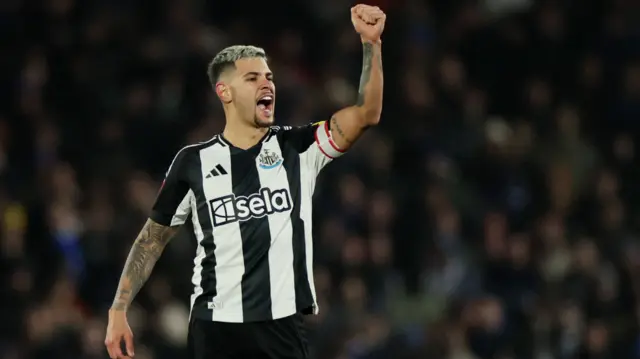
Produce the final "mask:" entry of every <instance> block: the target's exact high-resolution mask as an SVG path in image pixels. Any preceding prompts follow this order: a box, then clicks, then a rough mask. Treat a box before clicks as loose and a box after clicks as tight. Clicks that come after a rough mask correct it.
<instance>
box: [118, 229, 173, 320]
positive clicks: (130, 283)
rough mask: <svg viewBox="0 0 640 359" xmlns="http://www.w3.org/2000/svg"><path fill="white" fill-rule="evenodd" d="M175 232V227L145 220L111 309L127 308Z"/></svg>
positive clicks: (126, 264)
mask: <svg viewBox="0 0 640 359" xmlns="http://www.w3.org/2000/svg"><path fill="white" fill-rule="evenodd" d="M176 232H177V228H172V227H167V226H163V225H161V224H158V223H156V222H154V221H152V220H150V219H149V220H147V222H146V223H145V225H144V227H143V228H142V231H140V234H139V235H138V238H136V240H135V242H134V243H133V246H132V248H131V251H130V252H129V256H128V257H127V261H126V263H125V265H124V270H123V271H122V275H121V277H120V283H119V284H118V290H117V292H116V296H115V298H114V300H113V304H112V306H111V309H112V310H122V311H124V310H127V308H128V307H129V305H130V304H131V302H132V301H133V299H134V298H135V296H136V294H138V292H139V291H140V289H141V288H142V286H143V285H144V283H145V282H146V281H147V279H149V276H150V275H151V271H152V270H153V267H154V266H155V264H156V262H157V261H158V259H159V258H160V256H161V255H162V251H163V250H164V248H165V246H166V245H167V243H169V240H170V239H171V237H173V235H174V234H175V233H176Z"/></svg>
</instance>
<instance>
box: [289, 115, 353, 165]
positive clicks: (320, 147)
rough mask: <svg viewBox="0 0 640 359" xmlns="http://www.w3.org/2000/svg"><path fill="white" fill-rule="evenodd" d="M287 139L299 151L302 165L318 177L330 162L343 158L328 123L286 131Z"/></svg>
mask: <svg viewBox="0 0 640 359" xmlns="http://www.w3.org/2000/svg"><path fill="white" fill-rule="evenodd" d="M286 135H287V136H286V138H287V139H288V140H289V141H291V143H292V144H293V145H294V147H296V148H297V149H298V152H299V153H300V160H301V162H302V163H301V164H302V165H306V167H307V168H309V169H311V170H312V171H313V172H314V173H315V174H316V175H317V174H318V173H320V171H321V170H322V169H323V168H324V166H326V165H327V164H329V162H331V161H333V160H334V159H336V158H338V157H340V156H342V155H343V154H344V153H345V151H343V150H341V149H340V148H339V147H338V145H336V143H335V142H334V141H333V138H331V131H330V128H329V122H328V121H322V122H317V123H314V124H309V125H307V126H301V127H294V128H291V129H289V130H288V131H286Z"/></svg>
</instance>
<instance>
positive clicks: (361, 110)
mask: <svg viewBox="0 0 640 359" xmlns="http://www.w3.org/2000/svg"><path fill="white" fill-rule="evenodd" d="M351 21H352V22H353V26H354V28H355V30H356V31H357V32H358V33H359V34H360V38H361V40H362V73H361V75H360V87H359V89H358V99H357V101H356V104H355V105H354V106H350V107H347V108H344V109H342V110H340V111H338V112H336V113H335V114H334V115H333V116H332V118H331V121H330V122H329V128H330V130H331V137H332V140H333V141H334V142H335V144H336V145H337V146H338V147H339V148H340V150H342V151H345V150H347V149H349V147H351V145H353V143H354V142H355V141H356V140H357V139H358V137H360V135H361V134H362V133H363V132H364V130H366V129H367V128H368V127H370V126H375V125H377V124H378V122H379V121H380V115H381V113H382V92H383V91H382V90H383V74H382V51H381V50H382V41H381V40H380V35H382V31H383V30H384V24H385V21H386V15H385V14H384V12H382V10H380V9H379V8H378V7H375V6H369V5H356V6H354V7H353V8H352V9H351Z"/></svg>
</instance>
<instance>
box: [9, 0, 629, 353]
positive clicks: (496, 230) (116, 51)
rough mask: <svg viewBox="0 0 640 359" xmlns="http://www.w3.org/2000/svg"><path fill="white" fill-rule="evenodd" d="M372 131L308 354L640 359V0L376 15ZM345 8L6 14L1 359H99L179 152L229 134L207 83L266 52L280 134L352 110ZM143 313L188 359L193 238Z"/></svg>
mask: <svg viewBox="0 0 640 359" xmlns="http://www.w3.org/2000/svg"><path fill="white" fill-rule="evenodd" d="M366 2H367V3H369V4H379V5H380V6H381V7H382V8H383V9H384V10H385V11H387V13H388V20H387V28H386V30H385V34H384V46H383V53H384V62H385V84H386V93H385V105H384V111H383V117H382V121H381V124H380V126H379V127H377V128H375V129H372V130H370V131H369V132H368V133H367V134H366V135H365V136H364V137H363V138H362V139H361V141H360V142H359V143H358V144H357V145H356V146H355V148H354V149H353V150H352V151H350V153H349V154H348V155H347V156H345V157H343V158H341V159H340V160H337V161H336V162H335V163H332V164H331V165H330V166H328V167H327V168H326V169H325V170H323V173H322V174H321V179H320V181H319V183H318V188H317V191H316V194H317V195H316V198H315V202H314V203H315V207H314V211H315V212H314V213H315V223H314V230H315V238H314V241H315V246H316V248H315V268H316V278H315V280H316V287H317V290H318V294H319V300H320V305H321V312H320V315H319V316H316V317H310V318H309V322H308V330H309V337H310V340H311V343H312V349H313V359H388V358H393V359H419V358H420V359H422V358H427V359H430V358H443V359H574V358H575V359H583V358H584V359H587V358H589V359H625V358H638V357H640V336H639V334H638V333H640V331H639V325H638V324H639V319H640V300H639V298H640V297H638V294H640V293H638V290H639V289H640V286H639V285H640V282H639V279H640V241H639V240H638V235H639V234H640V167H639V166H638V162H639V159H638V154H637V152H638V149H637V145H636V143H637V141H638V134H639V131H638V130H639V127H640V5H639V4H640V3H638V2H636V1H632V0H550V1H533V0H501V1H499V0H477V1H463V0H460V1H446V0H431V1H427V0H423V1H419V0H387V1H384V0H367V1H366ZM351 5H352V3H351V2H350V1H346V0H305V1H296V0H280V1H273V2H267V3H264V2H263V3H255V4H253V3H249V4H247V3H244V2H238V1H236V2H233V1H231V2H219V1H205V0H193V1H187V0H163V1H151V0H140V1H124V0H91V1H79V0H39V1H26V0H2V1H0V53H1V54H2V55H0V228H1V232H0V254H1V256H2V260H1V262H0V266H1V267H2V271H1V272H0V273H1V276H0V278H1V279H2V289H3V290H2V293H3V295H2V297H1V298H2V301H1V303H0V304H1V305H0V313H1V314H2V318H3V320H2V321H0V356H1V357H2V358H5V359H23V358H24V359H58V358H77V359H98V358H105V357H106V351H105V350H104V347H103V341H104V330H105V327H106V314H107V310H108V308H109V306H110V303H111V300H112V298H113V295H114V292H115V287H116V285H117V280H118V277H119V275H120V272H121V269H122V266H123V263H124V260H125V258H126V255H127V253H128V251H129V248H130V246H131V244H132V241H133V239H134V238H135V237H136V235H137V232H138V231H139V229H140V228H141V225H142V224H143V222H144V220H145V218H146V216H147V215H148V212H149V209H150V207H151V205H152V204H153V201H154V199H155V194H156V191H157V189H158V186H159V181H161V180H162V176H163V173H164V171H165V170H166V168H167V167H168V165H169V163H170V161H171V159H172V157H173V155H174V154H175V153H176V151H177V150H178V149H179V148H180V147H182V146H183V145H185V144H189V143H194V142H196V141H200V140H205V139H207V138H210V137H211V136H212V135H213V134H215V133H217V132H219V131H221V130H222V128H223V126H224V118H223V116H222V113H221V109H220V106H219V104H218V103H217V99H216V98H215V96H214V94H213V92H212V91H211V89H210V87H209V85H208V83H207V77H206V65H207V63H208V61H209V60H210V59H211V57H212V56H213V55H214V54H215V53H216V52H217V51H219V50H220V49H222V48H223V47H224V46H226V45H230V44H244V43H250V44H256V45H259V46H262V47H264V48H265V49H266V50H267V52H268V54H269V56H270V65H271V67H272V70H273V71H274V73H275V78H276V80H275V81H276V86H277V90H278V94H279V96H278V105H277V114H276V116H277V118H278V121H279V122H280V123H281V124H289V125H302V124H306V123H309V122H313V121H318V120H326V119H328V118H329V116H330V114H331V113H332V112H333V111H335V110H337V109H339V108H340V107H342V106H345V105H348V104H351V103H352V102H353V101H354V99H355V95H356V92H357V84H358V76H359V73H360V66H361V49H360V44H359V41H358V38H357V35H356V34H355V33H354V31H353V29H352V26H351V24H350V22H349V7H350V6H351ZM183 232H184V233H180V234H179V235H178V237H177V238H175V239H174V240H173V241H172V242H171V243H170V245H169V246H168V248H167V249H166V251H165V253H164V255H163V257H162V259H161V260H160V262H159V263H158V265H157V266H156V269H155V271H154V274H153V275H152V277H151V279H150V281H149V282H148V283H147V285H146V287H145V288H144V289H143V291H142V292H141V293H140V295H139V296H138V299H137V300H136V303H135V306H134V307H133V308H132V309H131V311H130V313H129V320H130V324H131V326H132V328H133V331H134V335H135V341H136V358H139V359H154V358H155V359H170V358H171V359H172V358H181V357H185V356H184V355H185V354H184V353H185V344H186V343H185V342H186V328H187V322H188V316H189V308H188V299H187V298H188V295H189V294H190V291H191V290H192V288H191V284H190V280H189V278H190V276H191V270H192V259H193V254H194V248H195V243H194V239H193V238H192V236H191V235H190V233H187V231H183Z"/></svg>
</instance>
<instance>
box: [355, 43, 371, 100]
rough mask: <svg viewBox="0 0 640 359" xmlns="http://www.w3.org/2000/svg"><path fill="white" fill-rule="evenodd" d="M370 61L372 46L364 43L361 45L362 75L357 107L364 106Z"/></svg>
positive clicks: (369, 74)
mask: <svg viewBox="0 0 640 359" xmlns="http://www.w3.org/2000/svg"><path fill="white" fill-rule="evenodd" d="M372 60H373V45H372V44H370V43H364V44H363V45H362V73H361V74H360V88H359V89H358V101H357V105H358V106H362V105H364V97H365V87H366V86H367V84H368V83H369V80H370V79H371V67H372Z"/></svg>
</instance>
